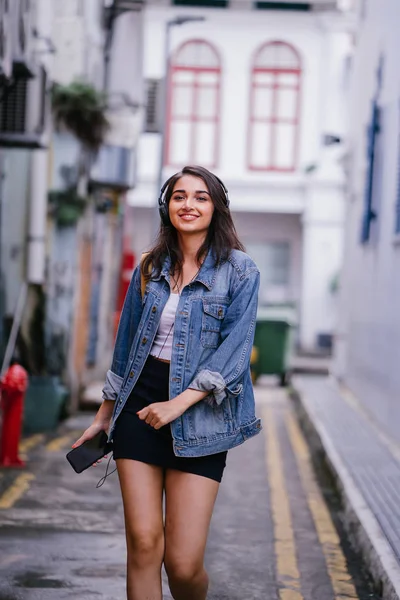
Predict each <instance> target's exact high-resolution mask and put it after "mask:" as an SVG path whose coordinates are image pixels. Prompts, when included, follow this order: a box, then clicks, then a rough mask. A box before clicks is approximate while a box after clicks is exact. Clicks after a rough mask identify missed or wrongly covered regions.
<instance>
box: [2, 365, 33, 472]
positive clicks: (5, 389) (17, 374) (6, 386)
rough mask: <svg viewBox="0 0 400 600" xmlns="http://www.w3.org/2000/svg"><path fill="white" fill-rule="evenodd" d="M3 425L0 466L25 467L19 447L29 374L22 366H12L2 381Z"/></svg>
mask: <svg viewBox="0 0 400 600" xmlns="http://www.w3.org/2000/svg"><path fill="white" fill-rule="evenodd" d="M0 386H1V408H2V411H3V423H2V428H1V433H0V466H2V467H23V466H25V463H24V461H23V460H21V459H20V458H19V456H18V445H19V439H20V437H21V430H22V415H23V410H24V398H25V392H26V389H27V387H28V373H27V372H26V371H25V369H24V368H23V367H21V365H16V364H14V365H11V367H9V368H8V369H7V371H6V372H5V374H4V376H3V378H2V379H1V381H0Z"/></svg>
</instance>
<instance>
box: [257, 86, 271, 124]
mask: <svg viewBox="0 0 400 600" xmlns="http://www.w3.org/2000/svg"><path fill="white" fill-rule="evenodd" d="M253 94H254V96H253V99H254V100H253V101H254V113H253V117H254V118H256V119H267V118H271V117H272V107H273V105H272V102H273V89H272V88H255V89H254V91H253Z"/></svg>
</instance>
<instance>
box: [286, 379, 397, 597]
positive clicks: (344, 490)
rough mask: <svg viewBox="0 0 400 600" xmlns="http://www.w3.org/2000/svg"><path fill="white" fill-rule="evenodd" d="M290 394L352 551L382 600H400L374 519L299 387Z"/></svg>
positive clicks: (393, 561) (388, 550)
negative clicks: (331, 487)
mask: <svg viewBox="0 0 400 600" xmlns="http://www.w3.org/2000/svg"><path fill="white" fill-rule="evenodd" d="M293 385H294V390H293V393H292V394H291V396H292V400H293V401H294V403H295V405H296V409H297V412H298V416H299V419H300V422H301V425H302V427H303V428H305V429H306V430H307V433H308V434H311V436H312V438H313V439H312V440H310V439H309V436H306V438H307V441H308V443H309V445H310V448H311V451H312V452H313V453H314V452H315V451H319V452H322V455H323V457H324V459H325V462H326V464H327V466H328V468H329V470H330V472H331V475H332V476H333V478H334V480H335V483H336V486H337V489H338V491H339V494H340V497H341V500H342V503H343V509H344V523H343V524H344V527H345V529H346V532H347V534H348V535H349V538H350V540H351V541H352V543H353V545H354V547H355V548H356V550H357V551H359V552H360V554H361V555H362V557H363V559H364V561H365V564H366V567H367V568H368V570H369V572H370V574H371V576H372V579H373V581H374V583H375V585H376V588H377V590H378V591H379V592H380V593H381V594H382V599H383V600H400V564H399V562H398V559H397V558H396V555H395V554H394V552H393V549H392V547H391V545H390V543H389V541H388V540H387V538H386V536H385V534H384V532H383V531H382V529H381V527H380V525H379V523H378V521H377V519H376V517H375V515H374V514H373V512H372V511H371V509H370V508H369V506H368V504H367V503H366V501H365V499H364V497H363V495H362V494H361V492H360V491H359V490H358V488H357V486H356V484H355V482H354V479H353V478H352V476H351V474H350V473H349V471H348V469H347V467H346V466H345V464H344V463H343V461H342V459H341V457H340V455H339V454H338V452H337V451H336V448H335V447H334V444H333V443H332V440H331V438H330V436H329V434H328V432H327V431H326V429H325V427H324V425H323V423H322V422H321V420H320V419H318V417H316V416H315V415H312V413H311V411H310V410H309V409H308V407H307V397H306V394H305V393H303V392H302V391H301V385H300V386H299V388H297V387H296V383H295V382H294V383H293Z"/></svg>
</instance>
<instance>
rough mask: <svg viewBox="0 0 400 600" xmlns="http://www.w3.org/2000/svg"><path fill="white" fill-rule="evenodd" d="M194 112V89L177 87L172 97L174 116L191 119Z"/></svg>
mask: <svg viewBox="0 0 400 600" xmlns="http://www.w3.org/2000/svg"><path fill="white" fill-rule="evenodd" d="M192 112H193V88H192V87H189V86H187V85H185V86H183V85H179V86H175V88H174V92H173V96H172V115H173V116H174V117H190V116H191V115H192Z"/></svg>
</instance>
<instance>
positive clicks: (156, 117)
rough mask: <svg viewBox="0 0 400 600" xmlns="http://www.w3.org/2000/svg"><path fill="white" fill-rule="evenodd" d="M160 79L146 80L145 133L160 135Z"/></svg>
mask: <svg viewBox="0 0 400 600" xmlns="http://www.w3.org/2000/svg"><path fill="white" fill-rule="evenodd" d="M161 86H162V80H161V79H147V80H146V125H145V132H146V133H161V109H162V107H161Z"/></svg>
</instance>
